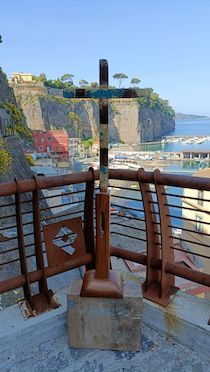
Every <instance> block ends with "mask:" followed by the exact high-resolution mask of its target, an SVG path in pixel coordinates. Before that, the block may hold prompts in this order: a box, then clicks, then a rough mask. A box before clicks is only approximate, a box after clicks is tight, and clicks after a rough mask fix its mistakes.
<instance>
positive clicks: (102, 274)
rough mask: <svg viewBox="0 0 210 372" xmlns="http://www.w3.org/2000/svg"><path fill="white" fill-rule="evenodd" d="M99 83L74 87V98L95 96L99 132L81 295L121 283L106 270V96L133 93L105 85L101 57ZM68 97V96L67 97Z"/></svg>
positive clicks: (110, 293)
mask: <svg viewBox="0 0 210 372" xmlns="http://www.w3.org/2000/svg"><path fill="white" fill-rule="evenodd" d="M99 69H100V77H99V79H100V87H99V89H97V90H93V91H87V90H85V89H76V91H75V93H72V94H73V97H74V98H98V99H99V109H100V110H99V111H100V121H99V133H100V183H99V186H100V192H99V193H98V194H97V195H96V269H95V270H89V271H87V272H86V273H85V276H84V280H83V285H82V290H81V296H85V297H122V296H123V285H122V279H121V276H120V274H119V273H117V272H115V271H112V270H110V242H109V241H110V194H109V191H108V177H109V175H108V145H109V128H108V127H109V125H108V123H109V121H108V119H109V117H108V116H109V115H108V100H109V99H110V98H134V97H137V94H136V91H135V90H134V89H109V79H108V63H107V60H105V59H101V60H100V62H99ZM68 98H70V96H69V97H68Z"/></svg>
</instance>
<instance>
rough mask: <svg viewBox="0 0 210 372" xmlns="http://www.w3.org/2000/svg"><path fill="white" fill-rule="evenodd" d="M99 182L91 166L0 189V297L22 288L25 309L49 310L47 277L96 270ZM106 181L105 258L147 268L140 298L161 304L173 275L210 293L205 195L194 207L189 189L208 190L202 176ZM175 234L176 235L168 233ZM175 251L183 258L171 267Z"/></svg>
mask: <svg viewBox="0 0 210 372" xmlns="http://www.w3.org/2000/svg"><path fill="white" fill-rule="evenodd" d="M98 178H99V173H98V171H93V170H92V169H90V170H89V171H87V172H81V173H77V174H71V175H65V176H57V177H34V178H33V179H30V180H24V181H18V180H15V181H13V182H9V183H7V184H1V185H0V205H1V216H0V294H2V293H5V292H8V291H11V290H15V289H17V288H18V289H19V288H22V290H23V294H22V295H23V297H24V298H25V299H26V300H27V301H28V303H29V304H30V305H31V308H32V309H33V308H34V309H36V310H37V312H39V311H43V310H44V309H46V308H47V307H53V306H56V305H55V304H54V305H53V304H52V293H51V292H50V291H49V290H48V278H49V277H51V276H54V275H58V274H60V273H63V272H65V271H68V270H71V269H74V268H78V267H80V266H84V265H85V266H86V268H87V269H91V268H94V267H95V208H94V198H95V192H96V189H97V181H98ZM109 178H110V187H111V204H112V208H113V213H114V214H113V217H112V218H111V226H110V234H111V237H112V240H114V241H115V242H116V241H118V240H119V242H118V243H119V244H113V246H111V247H110V254H111V256H116V257H121V258H123V259H126V260H129V261H133V262H136V263H139V264H142V265H144V266H145V267H146V279H145V283H144V296H145V297H146V298H148V299H150V300H152V301H155V302H157V303H160V304H163V305H167V304H168V302H169V301H170V298H171V295H172V294H173V293H174V292H175V291H176V290H177V288H176V287H175V276H176V277H181V278H184V279H186V280H188V281H193V282H195V283H197V284H199V285H202V286H205V288H206V289H208V287H209V289H210V275H209V273H210V250H209V249H210V227H209V226H210V212H208V209H206V208H205V203H208V202H210V198H209V199H208V197H205V196H204V197H205V198H204V199H203V203H200V200H199V198H198V197H197V196H196V195H197V191H196V192H195V191H192V193H191V191H190V190H205V191H210V181H209V179H206V178H199V177H191V176H180V175H171V174H170V175H169V174H165V173H160V172H159V171H157V170H156V171H154V172H145V171H144V170H143V169H139V170H138V171H132V170H123V169H118V170H110V171H109ZM64 187H65V189H63V190H62V192H61V188H64ZM199 195H200V194H199ZM207 195H208V193H207ZM209 195H210V193H209ZM5 197H7V198H5ZM5 200H6V202H5ZM201 204H202V205H201ZM202 215H203V218H202V217H201V216H202ZM198 217H199V218H198ZM66 228H67V231H66V230H65V229H66ZM176 229H181V230H182V236H180V237H177V236H174V234H173V231H174V230H176ZM75 236H77V238H78V239H76V240H75V239H74V238H75ZM69 239H70V240H69ZM208 239H209V240H208ZM58 241H59V242H60V243H62V244H61V245H59V244H57V242H58ZM76 241H77V244H76ZM134 242H135V244H134ZM136 242H137V243H138V244H136ZM74 243H75V245H74ZM124 243H125V245H124ZM71 244H72V248H73V251H74V252H73V253H71V252H70V253H69V252H68V248H69V246H71ZM117 245H118V246H117ZM66 250H67V251H66ZM177 252H180V254H181V255H183V253H184V254H185V255H186V257H187V259H180V260H179V261H178V262H177V261H176V260H175V253H176V254H177ZM186 257H185V258H186ZM188 258H189V259H190V261H189V260H188ZM188 261H189V262H191V265H188ZM33 283H36V285H35V284H33Z"/></svg>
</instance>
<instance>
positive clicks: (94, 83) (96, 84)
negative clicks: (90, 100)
mask: <svg viewBox="0 0 210 372" xmlns="http://www.w3.org/2000/svg"><path fill="white" fill-rule="evenodd" d="M90 86H91V88H93V89H97V88H98V83H97V82H96V81H94V82H93V83H91V84H90Z"/></svg>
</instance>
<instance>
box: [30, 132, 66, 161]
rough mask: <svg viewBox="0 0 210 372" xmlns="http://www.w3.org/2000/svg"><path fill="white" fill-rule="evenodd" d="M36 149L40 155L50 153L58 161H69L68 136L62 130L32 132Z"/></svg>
mask: <svg viewBox="0 0 210 372" xmlns="http://www.w3.org/2000/svg"><path fill="white" fill-rule="evenodd" d="M32 137H33V140H34V144H35V148H36V151H37V152H38V153H48V154H49V155H50V156H53V157H56V158H58V159H65V160H69V152H68V134H67V132H66V131H65V130H64V129H62V130H49V131H41V130H34V131H32Z"/></svg>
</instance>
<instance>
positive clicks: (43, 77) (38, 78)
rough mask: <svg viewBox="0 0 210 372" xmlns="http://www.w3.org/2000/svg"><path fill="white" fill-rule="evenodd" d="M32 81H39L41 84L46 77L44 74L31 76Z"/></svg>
mask: <svg viewBox="0 0 210 372" xmlns="http://www.w3.org/2000/svg"><path fill="white" fill-rule="evenodd" d="M33 80H35V81H41V82H42V83H45V82H46V80H47V76H46V75H45V73H44V72H42V73H41V74H40V75H39V76H35V75H33Z"/></svg>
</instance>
